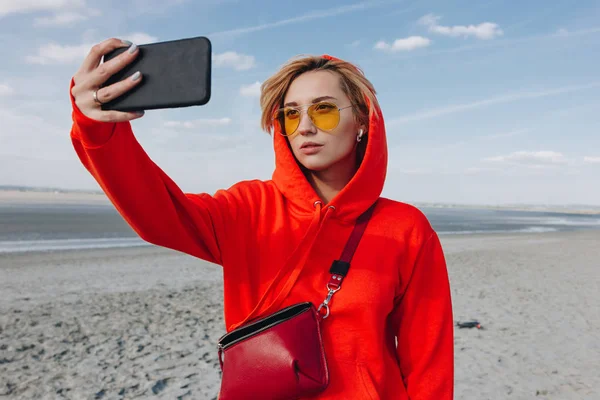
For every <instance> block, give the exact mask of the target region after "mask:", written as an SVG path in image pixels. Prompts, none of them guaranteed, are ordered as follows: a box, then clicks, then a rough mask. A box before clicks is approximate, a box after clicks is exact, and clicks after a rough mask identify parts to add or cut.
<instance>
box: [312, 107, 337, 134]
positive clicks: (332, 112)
mask: <svg viewBox="0 0 600 400" xmlns="http://www.w3.org/2000/svg"><path fill="white" fill-rule="evenodd" d="M308 115H310V118H311V119H312V121H313V123H314V124H315V126H316V127H317V128H319V129H321V130H324V131H330V130H332V129H335V127H336V126H338V123H339V122H340V111H339V110H338V107H337V106H336V105H335V104H332V103H324V102H322V103H317V104H313V105H312V106H310V108H309V109H308Z"/></svg>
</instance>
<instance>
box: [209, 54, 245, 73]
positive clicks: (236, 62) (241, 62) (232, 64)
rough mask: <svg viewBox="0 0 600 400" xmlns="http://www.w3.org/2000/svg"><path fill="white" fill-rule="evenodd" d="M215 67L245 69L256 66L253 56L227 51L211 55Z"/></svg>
mask: <svg viewBox="0 0 600 400" xmlns="http://www.w3.org/2000/svg"><path fill="white" fill-rule="evenodd" d="M212 59H213V64H214V65H215V67H229V68H233V69H235V70H237V71H245V70H248V69H251V68H254V67H255V66H256V61H255V59H254V56H250V55H246V54H240V53H236V52H234V51H227V52H225V53H221V54H214V55H213V56H212Z"/></svg>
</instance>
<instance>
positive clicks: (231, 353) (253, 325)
mask: <svg viewBox="0 0 600 400" xmlns="http://www.w3.org/2000/svg"><path fill="white" fill-rule="evenodd" d="M373 208H374V205H373V206H371V207H370V208H369V209H368V210H367V211H365V213H363V214H362V215H361V216H360V217H359V218H358V220H357V221H356V225H355V226H354V230H353V231H352V234H351V235H350V238H349V239H348V242H347V243H346V247H345V248H344V252H343V253H342V256H341V258H340V260H335V261H334V262H333V264H332V266H331V268H330V270H329V272H330V273H331V274H332V275H331V278H330V280H329V283H328V284H327V289H328V291H329V292H328V294H327V298H326V299H325V300H324V301H323V303H322V304H321V305H320V306H319V307H318V308H315V306H314V305H313V304H312V303H311V302H304V303H297V304H294V305H291V306H289V307H286V308H284V309H282V310H279V311H277V312H275V313H273V314H271V315H268V316H266V317H263V318H260V319H257V320H254V321H251V322H249V323H247V324H246V325H244V326H241V327H239V328H237V329H235V330H233V331H231V332H229V333H227V334H225V335H223V336H222V337H221V338H220V339H219V341H218V350H219V363H220V365H221V371H222V379H221V390H220V393H219V399H220V400H232V399H235V400H239V399H269V400H292V399H298V398H307V397H311V396H315V395H317V394H319V393H321V392H323V391H324V390H325V389H326V388H327V386H328V385H329V370H328V367H327V358H326V356H325V350H324V348H323V341H322V339H321V321H322V320H323V319H325V318H327V317H328V316H329V303H330V302H331V299H332V297H333V295H334V294H335V293H336V292H337V291H339V290H340V289H341V285H342V281H343V279H344V277H345V276H346V275H347V273H348V270H349V268H350V261H351V259H352V256H353V255H354V252H355V250H356V248H357V247H358V243H359V241H360V239H361V237H362V235H363V233H364V230H365V228H366V226H367V223H368V222H369V219H370V218H371V214H372V212H373Z"/></svg>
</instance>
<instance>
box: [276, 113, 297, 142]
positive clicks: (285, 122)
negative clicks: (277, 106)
mask: <svg viewBox="0 0 600 400" xmlns="http://www.w3.org/2000/svg"><path fill="white" fill-rule="evenodd" d="M276 118H277V119H278V120H279V123H280V124H281V125H282V128H283V129H284V132H283V133H284V134H285V135H288V136H289V135H291V134H292V133H294V132H296V129H298V125H300V110H296V109H294V108H284V109H282V110H279V111H278V112H277V115H276Z"/></svg>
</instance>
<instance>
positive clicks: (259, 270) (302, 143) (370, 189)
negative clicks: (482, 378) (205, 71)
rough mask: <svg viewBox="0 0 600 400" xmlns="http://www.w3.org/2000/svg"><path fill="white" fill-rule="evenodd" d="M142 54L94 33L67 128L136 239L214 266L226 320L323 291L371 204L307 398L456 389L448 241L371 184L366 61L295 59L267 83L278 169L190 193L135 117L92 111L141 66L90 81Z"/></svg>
mask: <svg viewBox="0 0 600 400" xmlns="http://www.w3.org/2000/svg"><path fill="white" fill-rule="evenodd" d="M123 46H130V51H126V52H124V53H123V54H122V55H120V56H119V57H118V58H116V59H114V60H111V61H109V62H107V63H103V64H100V60H101V57H102V55H104V54H106V53H108V52H110V51H112V50H113V49H115V48H118V47H123ZM137 53H138V51H137V49H136V47H135V45H131V44H130V43H127V42H122V41H120V40H117V39H110V40H107V41H105V42H103V43H100V44H98V45H96V46H94V48H93V49H92V51H91V52H90V54H89V55H88V56H87V58H86V59H85V61H84V62H83V64H82V66H81V68H80V69H79V70H78V71H77V73H76V74H75V75H74V77H73V79H72V81H71V101H72V106H73V126H72V130H71V138H72V142H73V145H74V147H75V150H76V151H77V154H78V156H79V158H80V160H81V162H82V163H83V165H84V166H85V168H86V169H87V170H88V171H89V172H90V173H91V174H92V175H93V177H94V178H95V179H96V180H97V182H98V183H99V184H100V186H101V187H102V189H103V190H104V191H105V193H106V194H107V196H108V197H109V199H110V200H111V201H112V203H113V204H114V206H115V207H116V209H117V210H118V211H119V212H120V213H121V215H122V216H123V218H124V219H125V220H126V221H127V222H128V223H129V224H130V225H131V227H132V228H133V229H134V230H135V231H136V232H137V233H138V234H139V236H140V237H141V238H143V239H144V240H146V241H148V242H150V243H153V244H155V245H158V246H163V247H167V248H170V249H174V250H178V251H181V252H184V253H187V254H190V255H192V256H195V257H198V258H201V259H203V260H206V261H209V262H212V263H216V264H219V265H221V266H222V267H223V276H224V297H225V307H224V308H225V309H224V312H225V324H226V328H227V331H231V330H233V329H235V328H237V327H239V326H240V325H242V324H243V323H244V322H246V321H248V320H249V319H250V318H257V317H260V316H264V315H268V314H269V313H272V312H274V311H277V310H280V309H282V308H284V307H286V306H288V305H291V304H294V303H298V302H303V301H311V302H313V303H314V304H320V303H321V302H322V300H323V298H324V295H326V294H327V292H326V291H325V283H326V282H327V281H328V280H329V267H330V265H331V262H332V260H334V259H338V258H339V256H340V253H341V252H342V249H343V247H344V245H345V243H346V240H347V239H348V237H349V235H350V232H351V231H352V229H353V227H354V223H355V222H356V219H357V217H358V216H359V215H361V214H362V213H363V212H364V211H365V210H367V209H368V208H370V207H371V206H372V205H373V204H374V203H376V204H375V208H374V211H373V214H372V217H371V220H370V222H369V224H368V226H367V228H366V231H365V233H364V235H363V237H362V239H361V241H360V245H359V246H358V249H357V250H356V253H355V255H354V258H353V259H352V268H351V269H350V271H349V273H348V276H347V277H346V278H345V280H344V283H343V285H342V290H340V292H339V293H337V294H336V295H335V297H334V300H333V301H332V304H331V315H330V316H329V317H328V318H327V319H325V320H323V324H322V335H323V342H324V348H325V353H326V354H327V362H328V366H329V369H330V383H329V386H328V388H327V389H326V390H325V391H324V392H323V393H321V394H320V395H319V396H318V397H316V398H318V399H411V400H448V399H452V397H453V379H454V369H453V367H454V366H453V322H452V307H451V296H450V287H449V279H448V275H447V270H446V264H445V259H444V255H443V251H442V248H441V245H440V242H439V239H438V236H437V235H436V233H435V232H434V230H433V229H432V227H431V226H430V224H429V222H428V220H427V219H426V217H425V216H424V215H423V214H422V213H421V212H420V211H418V210H417V209H416V208H414V207H412V206H410V205H407V204H403V203H400V202H396V201H393V200H389V199H385V198H382V197H380V194H381V191H382V188H383V184H384V180H385V175H386V167H387V145H386V136H385V128H384V122H383V116H382V114H381V110H380V108H379V105H378V102H377V99H376V97H375V90H374V89H373V87H372V85H371V83H370V82H369V81H368V80H367V79H366V78H365V77H364V76H363V74H362V73H361V71H360V70H358V69H357V68H356V67H354V66H353V65H351V64H349V63H347V62H345V61H342V60H338V59H335V58H333V57H330V56H322V57H306V58H299V59H295V60H292V61H290V62H289V63H288V64H286V65H285V66H284V67H283V68H282V69H281V70H280V71H278V72H277V73H276V74H275V75H274V76H272V77H271V78H270V79H268V80H267V81H265V82H264V83H263V85H262V94H261V106H262V126H263V127H264V128H265V130H267V131H269V132H271V131H272V133H273V136H274V149H275V156H276V166H275V171H274V173H273V176H272V179H271V180H267V181H259V180H252V181H243V182H239V183H237V184H235V185H233V186H232V187H231V188H229V189H227V190H220V191H218V192H217V193H215V194H214V195H209V194H206V193H200V194H191V193H183V192H182V191H181V190H180V188H179V187H178V186H177V185H176V184H175V183H174V182H173V181H172V180H171V179H170V178H169V177H168V176H167V175H166V174H165V173H164V172H163V171H162V170H161V169H160V168H159V167H158V166H157V165H156V164H154V162H153V161H152V160H151V159H150V158H149V157H148V155H147V154H146V153H145V152H144V150H143V149H142V147H141V146H140V144H139V143H138V142H137V141H136V139H135V137H134V135H133V132H132V130H131V124H130V122H129V121H131V120H133V119H136V118H139V117H141V115H142V114H135V113H125V112H116V111H102V110H101V108H100V103H102V102H106V101H109V100H111V99H113V98H115V97H117V96H120V95H121V94H123V93H125V92H126V91H128V90H130V89H131V88H133V87H135V86H136V85H137V84H139V83H140V82H141V81H142V80H143V71H140V72H141V74H140V73H137V74H135V75H133V76H132V77H131V78H129V79H126V80H124V81H122V82H119V83H116V84H114V85H112V86H109V87H107V88H102V89H99V90H98V88H99V87H100V85H101V84H102V83H103V82H104V81H106V80H107V78H108V77H109V76H111V75H112V74H114V73H115V72H117V71H118V70H119V69H120V68H122V67H123V66H124V65H126V64H127V63H129V62H131V61H132V60H133V59H134V58H135V57H136V55H137ZM199 173H200V171H199ZM304 261H305V262H304ZM291 276H295V277H296V280H291V278H290V277H291ZM267 288H268V289H269V290H267ZM259 398H268V394H263V396H259Z"/></svg>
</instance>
